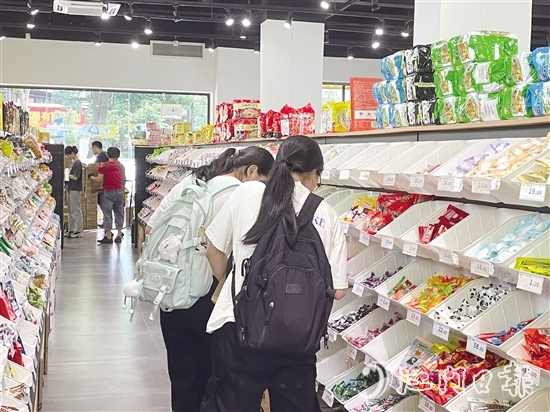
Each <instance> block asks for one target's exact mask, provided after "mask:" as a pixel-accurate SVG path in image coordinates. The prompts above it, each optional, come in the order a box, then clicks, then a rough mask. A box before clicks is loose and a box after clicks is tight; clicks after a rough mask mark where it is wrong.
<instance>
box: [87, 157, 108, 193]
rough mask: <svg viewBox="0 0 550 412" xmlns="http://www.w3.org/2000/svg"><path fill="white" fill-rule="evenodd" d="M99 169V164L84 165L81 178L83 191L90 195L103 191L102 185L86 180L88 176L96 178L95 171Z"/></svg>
mask: <svg viewBox="0 0 550 412" xmlns="http://www.w3.org/2000/svg"><path fill="white" fill-rule="evenodd" d="M98 169H99V163H91V164H89V165H86V166H85V167H84V170H83V174H82V176H83V177H84V178H85V181H86V184H85V191H86V192H91V193H99V192H101V191H102V190H103V185H102V184H99V183H97V182H95V181H93V180H92V179H88V176H89V175H93V176H97V170H98Z"/></svg>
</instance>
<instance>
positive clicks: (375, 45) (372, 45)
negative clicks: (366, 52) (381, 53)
mask: <svg viewBox="0 0 550 412" xmlns="http://www.w3.org/2000/svg"><path fill="white" fill-rule="evenodd" d="M371 47H372V48H373V49H377V48H378V47H380V42H379V41H376V40H375V41H373V42H372V44H371Z"/></svg>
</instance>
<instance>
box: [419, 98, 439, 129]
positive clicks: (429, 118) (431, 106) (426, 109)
mask: <svg viewBox="0 0 550 412" xmlns="http://www.w3.org/2000/svg"><path fill="white" fill-rule="evenodd" d="M421 103H422V125H424V126H426V125H429V124H440V122H439V116H438V114H437V109H436V105H437V99H431V100H422V102H421Z"/></svg>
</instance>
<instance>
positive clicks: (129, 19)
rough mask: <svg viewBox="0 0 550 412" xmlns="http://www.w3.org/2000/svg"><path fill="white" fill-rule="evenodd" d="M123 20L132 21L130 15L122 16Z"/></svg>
mask: <svg viewBox="0 0 550 412" xmlns="http://www.w3.org/2000/svg"><path fill="white" fill-rule="evenodd" d="M124 18H125V19H126V20H127V21H132V15H131V14H125V15H124Z"/></svg>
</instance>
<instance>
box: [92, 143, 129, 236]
mask: <svg viewBox="0 0 550 412" xmlns="http://www.w3.org/2000/svg"><path fill="white" fill-rule="evenodd" d="M107 156H108V157H109V161H108V162H106V163H102V164H101V166H99V169H98V171H97V173H98V175H97V176H90V179H92V180H94V181H96V182H99V183H100V184H103V194H102V198H103V201H102V204H101V210H102V211H103V228H104V229H105V236H103V239H101V240H98V243H100V244H109V243H113V233H112V228H113V213H114V214H115V226H116V229H117V236H116V238H115V240H114V241H115V242H116V243H121V242H122V236H123V235H122V225H123V224H124V184H125V182H126V172H125V170H124V165H123V164H122V163H120V162H119V161H118V158H119V157H120V150H119V149H118V148H116V147H109V148H108V149H107Z"/></svg>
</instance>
